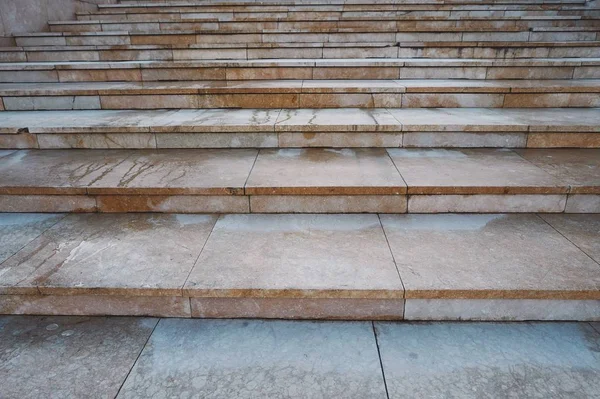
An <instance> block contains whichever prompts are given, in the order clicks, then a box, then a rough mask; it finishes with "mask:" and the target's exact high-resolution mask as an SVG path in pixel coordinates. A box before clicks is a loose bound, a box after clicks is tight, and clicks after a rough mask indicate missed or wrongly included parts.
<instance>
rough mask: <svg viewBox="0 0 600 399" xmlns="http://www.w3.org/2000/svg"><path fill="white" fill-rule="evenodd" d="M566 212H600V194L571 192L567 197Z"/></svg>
mask: <svg viewBox="0 0 600 399" xmlns="http://www.w3.org/2000/svg"><path fill="white" fill-rule="evenodd" d="M565 212H566V213H600V195H595V194H588V195H580V194H571V195H569V198H567V205H566V208H565Z"/></svg>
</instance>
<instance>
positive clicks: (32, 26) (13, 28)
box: [0, 0, 117, 36]
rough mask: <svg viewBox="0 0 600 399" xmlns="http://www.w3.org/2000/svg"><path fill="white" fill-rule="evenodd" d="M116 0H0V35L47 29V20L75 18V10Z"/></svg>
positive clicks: (84, 9) (94, 6)
mask: <svg viewBox="0 0 600 399" xmlns="http://www.w3.org/2000/svg"><path fill="white" fill-rule="evenodd" d="M116 2H117V0H0V36H10V35H11V34H13V33H23V32H42V31H47V30H48V21H56V20H69V19H75V12H76V11H94V10H96V9H97V8H96V4H99V3H100V4H107V3H116Z"/></svg>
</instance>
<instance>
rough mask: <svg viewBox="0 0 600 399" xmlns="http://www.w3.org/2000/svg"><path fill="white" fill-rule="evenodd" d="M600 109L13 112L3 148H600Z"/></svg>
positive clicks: (3, 131)
mask: <svg viewBox="0 0 600 399" xmlns="http://www.w3.org/2000/svg"><path fill="white" fill-rule="evenodd" d="M599 115H600V110H598V109H583V108H582V109H573V108H571V109H567V108H550V109H545V108H540V109H536V110H535V111H534V112H532V111H531V110H529V109H482V108H436V109H431V108H421V109H412V108H411V109H401V108H394V109H392V108H390V109H383V108H375V109H358V108H337V109H336V108H333V109H273V110H256V109H248V110H235V109H213V110H206V109H201V110H153V111H147V110H123V111H108V110H99V111H19V112H10V111H8V112H4V113H3V120H2V123H0V148H21V149H23V148H39V149H60V148H79V149H108V148H146V149H151V148H228V147H230V148H269V147H279V148H286V147H462V148H465V147H509V148H524V147H529V148H553V147H561V148H562V147H574V148H600V123H599V122H598V120H599V119H598V118H599Z"/></svg>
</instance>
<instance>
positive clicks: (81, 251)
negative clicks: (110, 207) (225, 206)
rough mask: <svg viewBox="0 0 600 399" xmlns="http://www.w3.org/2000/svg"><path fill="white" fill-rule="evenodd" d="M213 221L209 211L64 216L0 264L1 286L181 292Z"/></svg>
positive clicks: (64, 290) (133, 293) (110, 292)
mask: <svg viewBox="0 0 600 399" xmlns="http://www.w3.org/2000/svg"><path fill="white" fill-rule="evenodd" d="M215 221H216V217H214V216H210V215H157V214H141V215H140V214H119V215H69V216H67V217H66V218H64V219H63V220H62V221H60V222H59V223H57V224H56V225H55V226H54V227H52V228H51V229H49V230H47V231H46V232H45V233H43V234H42V235H41V236H40V237H38V238H37V239H35V240H33V241H32V242H31V243H30V244H29V245H27V246H25V247H24V248H23V249H22V250H21V251H19V253H18V254H17V255H15V256H13V257H12V258H10V259H9V260H8V261H6V262H4V263H3V264H2V265H1V266H0V274H1V275H2V283H0V285H1V286H2V287H0V291H4V292H5V293H6V292H7V293H17V294H20V293H34V294H37V291H39V292H40V293H42V294H54V295H57V294H58V295H86V294H103V295H131V296H137V295H153V296H180V295H181V293H182V291H181V289H182V287H183V285H184V283H185V281H186V279H187V276H188V275H189V273H190V271H191V270H192V267H193V266H194V263H195V262H196V259H197V258H198V255H199V254H200V251H201V250H202V247H203V246H204V243H205V242H206V239H207V238H208V236H209V234H210V231H211V229H212V228H213V226H214V223H215Z"/></svg>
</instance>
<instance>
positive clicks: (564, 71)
mask: <svg viewBox="0 0 600 399" xmlns="http://www.w3.org/2000/svg"><path fill="white" fill-rule="evenodd" d="M367 50H368V49H367ZM448 78H451V79H478V80H486V79H491V80H503V79H538V80H546V79H571V78H574V79H584V78H600V59H599V58H570V59H556V58H554V59H548V58H538V59H507V60H498V59H406V58H400V59H398V58H390V59H323V60H319V59H312V60H308V59H307V60H294V59H280V60H248V61H246V60H239V61H226V60H222V61H214V60H213V61H176V62H173V61H146V62H139V61H137V62H136V61H132V62H28V63H5V64H1V63H0V82H2V83H18V82H23V83H28V82H65V83H68V82H84V81H85V82H87V81H102V82H110V81H120V82H123V81H129V82H141V81H145V82H153V81H185V80H213V81H224V80H235V81H237V80H270V79H286V80H289V79H300V80H311V79H317V80H318V79H378V80H385V79H448Z"/></svg>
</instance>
